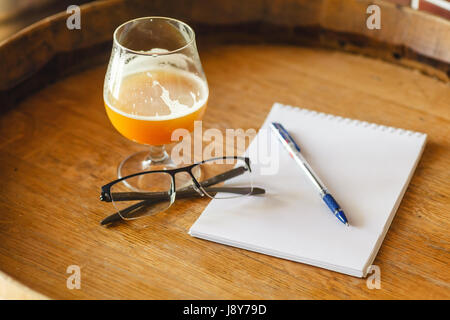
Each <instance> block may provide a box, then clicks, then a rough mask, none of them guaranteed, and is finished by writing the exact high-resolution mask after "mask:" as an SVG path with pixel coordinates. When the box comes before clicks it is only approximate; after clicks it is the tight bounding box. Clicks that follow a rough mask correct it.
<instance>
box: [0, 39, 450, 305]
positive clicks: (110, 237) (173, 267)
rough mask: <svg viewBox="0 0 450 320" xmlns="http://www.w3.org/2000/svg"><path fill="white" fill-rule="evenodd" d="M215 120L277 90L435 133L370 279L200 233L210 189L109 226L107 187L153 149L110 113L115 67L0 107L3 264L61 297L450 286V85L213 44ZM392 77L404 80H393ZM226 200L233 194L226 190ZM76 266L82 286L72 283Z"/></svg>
mask: <svg viewBox="0 0 450 320" xmlns="http://www.w3.org/2000/svg"><path fill="white" fill-rule="evenodd" d="M200 53H201V58H202V62H203V64H204V68H205V72H206V75H207V77H208V82H209V86H210V92H211V96H210V100H209V106H208V109H207V112H206V114H205V117H204V128H211V127H217V128H219V129H220V130H222V131H223V130H224V129H225V128H243V129H249V128H255V129H258V128H259V126H260V125H261V124H262V122H263V121H264V119H265V117H266V115H267V112H268V111H269V110H270V107H271V105H272V103H273V102H274V101H280V102H283V103H287V104H292V105H299V106H302V107H305V108H310V109H314V110H317V111H322V112H328V113H333V114H337V115H341V116H345V117H350V118H357V119H360V120H365V121H371V122H376V123H380V124H384V125H391V126H396V127H402V128H406V129H411V130H417V131H422V132H426V133H427V134H428V135H429V140H428V145H427V147H426V149H425V152H424V154H423V157H422V160H421V162H420V163H419V166H418V168H417V171H416V173H415V175H414V177H413V179H412V181H411V184H410V186H409V188H408V190H407V192H406V194H405V197H404V199H403V201H402V204H401V206H400V208H399V210H398V212H397V215H396V217H395V219H394V221H393V223H392V226H391V229H390V231H389V232H388V234H387V237H386V239H385V242H384V243H383V245H382V247H381V250H380V252H379V254H378V256H377V258H376V260H375V264H377V265H379V266H380V268H381V272H382V273H381V277H382V279H381V281H382V282H381V285H382V289H381V290H369V289H368V288H367V287H366V280H365V279H357V278H353V277H349V276H345V275H342V274H338V273H334V272H331V271H328V270H324V269H319V268H315V267H312V266H308V265H304V264H300V263H295V262H292V261H287V260H282V259H278V258H274V257H269V256H265V255H262V254H258V253H254V252H249V251H245V250H242V249H237V248H232V247H227V246H224V245H220V244H216V243H211V242H208V241H204V240H200V239H195V238H192V237H190V236H189V235H188V234H187V230H188V229H189V227H190V226H191V225H192V223H193V222H194V221H195V220H196V219H197V217H198V216H199V214H200V213H201V212H202V210H203V208H204V207H205V205H206V204H207V200H205V199H198V200H192V201H191V200H182V201H179V202H178V203H176V204H175V205H174V206H173V207H172V208H170V209H169V210H168V211H166V212H164V213H162V214H159V215H157V216H154V217H151V218H147V219H144V220H137V221H134V222H130V223H121V224H117V225H115V226H112V227H109V228H104V227H101V226H100V225H99V221H100V220H101V219H102V218H103V217H105V216H106V215H107V214H109V213H110V212H111V210H112V208H108V206H107V204H105V203H101V202H99V201H98V195H99V188H100V186H101V185H103V184H104V183H106V182H108V181H109V180H112V179H114V178H115V170H116V166H117V164H118V163H119V161H120V160H121V159H122V158H123V157H125V156H126V155H128V154H129V153H131V152H133V151H136V150H142V149H143V148H144V147H142V146H139V145H137V144H135V143H133V142H131V141H128V140H126V139H125V138H123V137H121V136H120V135H119V134H118V133H117V132H115V130H114V129H113V128H112V126H111V124H110V123H109V122H108V119H107V117H106V114H105V112H104V107H103V102H102V88H103V77H104V72H105V66H100V67H97V68H93V69H90V70H87V71H85V72H82V73H79V74H76V75H74V76H71V77H68V78H66V79H63V80H61V81H59V82H57V83H55V84H53V85H51V86H49V87H46V88H44V89H43V90H41V91H40V92H38V93H37V94H35V95H33V96H31V97H29V98H27V99H26V100H24V101H23V102H22V103H21V104H20V105H19V106H18V107H17V108H15V109H14V110H9V111H8V112H6V113H4V114H2V115H1V117H0V123H1V127H0V133H1V134H0V137H1V138H0V176H1V177H2V179H3V181H4V183H3V184H2V186H1V192H2V194H3V197H2V198H1V199H0V212H1V219H0V269H1V270H2V271H4V272H5V273H7V274H9V275H11V276H12V277H14V278H15V279H17V280H18V281H20V282H21V283H23V284H25V285H26V286H28V287H30V288H31V289H33V290H35V291H37V292H39V293H41V294H43V295H45V296H48V297H50V298H88V299H89V298H156V299H158V298H159V299H164V298H243V299H247V298H248V299H254V298H274V299H306V298H326V299H334V298H337V299H349V298H388V299H393V298H410V299H412V298H447V299H448V298H450V288H449V283H450V278H449V276H448V272H447V271H448V265H449V263H450V255H449V249H450V246H449V235H448V229H449V218H448V217H449V213H450V209H449V202H450V188H449V186H448V181H450V176H449V174H450V173H449V170H448V168H450V139H449V137H450V126H449V124H450V123H449V122H450V109H449V108H448V107H449V102H450V95H449V93H450V90H448V89H449V86H448V84H445V83H443V82H441V81H439V80H436V79H433V78H429V77H426V76H425V75H423V74H421V73H418V72H415V71H413V70H410V69H405V68H402V67H399V66H394V65H391V64H388V63H386V62H382V61H378V60H372V59H369V58H366V57H362V56H355V55H350V54H346V53H342V52H337V51H331V50H314V49H308V48H301V47H293V46H275V45H260V46H245V45H220V46H218V45H204V46H203V47H201V48H200ZM393 86H394V87H395V90H393ZM224 201H226V200H224ZM72 264H75V265H79V266H80V267H81V272H82V280H81V289H80V290H69V289H67V288H66V279H67V277H68V276H69V275H68V274H67V273H66V269H67V267H68V266H69V265H72Z"/></svg>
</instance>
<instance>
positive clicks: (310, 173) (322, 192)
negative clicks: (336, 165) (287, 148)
mask: <svg viewBox="0 0 450 320" xmlns="http://www.w3.org/2000/svg"><path fill="white" fill-rule="evenodd" d="M293 156H294V160H295V161H296V162H297V164H299V165H300V166H301V167H302V168H303V171H305V174H306V176H307V177H308V179H309V180H310V181H311V183H312V184H313V185H314V186H315V187H316V189H317V191H318V192H319V193H320V196H321V197H322V196H324V195H325V194H326V193H327V192H328V191H327V188H326V187H325V185H324V184H323V182H322V181H321V180H320V178H319V176H318V175H317V174H316V173H315V172H314V170H313V169H312V168H311V167H310V166H309V164H308V162H306V160H305V158H303V156H302V154H301V153H300V152H294V155H293Z"/></svg>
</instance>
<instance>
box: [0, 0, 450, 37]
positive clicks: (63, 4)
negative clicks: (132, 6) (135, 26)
mask: <svg viewBox="0 0 450 320" xmlns="http://www.w3.org/2000/svg"><path fill="white" fill-rule="evenodd" d="M106 1H107V0H106ZM143 1H151V0H143ZM180 1H184V0H180ZM205 1H211V0H205ZM219 1H220V0H219ZM222 1H226V0H222ZM342 1H358V0H342ZM386 1H390V2H394V3H396V4H399V5H404V6H411V7H413V8H415V9H418V10H423V11H426V12H430V13H431V14H435V15H438V16H441V17H444V18H446V19H450V1H449V0H386ZM86 2H92V0H91V1H89V0H81V1H75V0H0V41H2V40H4V39H6V38H7V37H9V36H10V35H12V34H14V33H16V32H17V31H19V30H20V29H23V28H25V27H26V26H28V25H30V24H32V23H34V22H36V21H38V20H40V19H43V18H45V17H48V16H50V15H52V14H55V13H58V12H61V11H66V9H67V7H68V6H69V5H73V4H74V5H81V4H83V3H86ZM382 14H383V13H382Z"/></svg>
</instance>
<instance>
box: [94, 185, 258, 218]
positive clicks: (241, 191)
mask: <svg viewBox="0 0 450 320" xmlns="http://www.w3.org/2000/svg"><path fill="white" fill-rule="evenodd" d="M206 191H207V192H211V193H216V192H226V193H234V194H242V195H246V194H248V195H258V194H264V193H266V190H264V189H263V188H258V187H255V188H249V187H221V188H220V187H218V188H214V187H210V188H206ZM178 192H179V191H177V198H178V199H185V198H192V197H201V195H200V194H199V193H198V192H197V191H195V190H193V191H187V192H180V194H178ZM167 198H168V197H166V199H167ZM166 199H163V198H158V199H148V200H143V201H141V202H138V203H135V204H133V205H131V206H129V207H127V208H125V209H123V210H120V211H119V212H116V213H114V214H112V215H110V216H108V217H106V218H105V219H103V220H102V221H101V222H100V224H101V225H105V224H109V223H112V222H116V221H121V220H122V218H121V216H125V217H126V216H127V215H128V214H129V213H132V212H133V211H134V210H137V209H139V208H140V207H142V206H146V205H150V204H152V203H154V202H158V201H164V200H166ZM134 200H140V199H134Z"/></svg>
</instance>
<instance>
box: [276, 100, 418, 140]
mask: <svg viewBox="0 0 450 320" xmlns="http://www.w3.org/2000/svg"><path fill="white" fill-rule="evenodd" d="M274 106H275V107H276V108H280V109H283V108H285V109H289V110H292V111H295V112H298V113H301V114H304V115H308V116H313V117H319V118H322V119H327V120H333V121H338V122H342V123H345V124H349V125H354V126H362V127H364V128H370V129H374V130H379V131H383V132H388V133H396V134H399V135H406V136H410V137H417V138H419V137H426V136H427V135H426V134H425V133H422V132H418V131H412V130H406V129H400V128H395V127H390V126H385V125H382V124H375V123H369V122H367V121H363V120H356V119H350V118H344V117H341V116H335V115H331V114H328V113H324V112H319V111H314V110H310V109H304V108H300V107H293V106H291V105H283V104H279V103H275V104H274Z"/></svg>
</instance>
